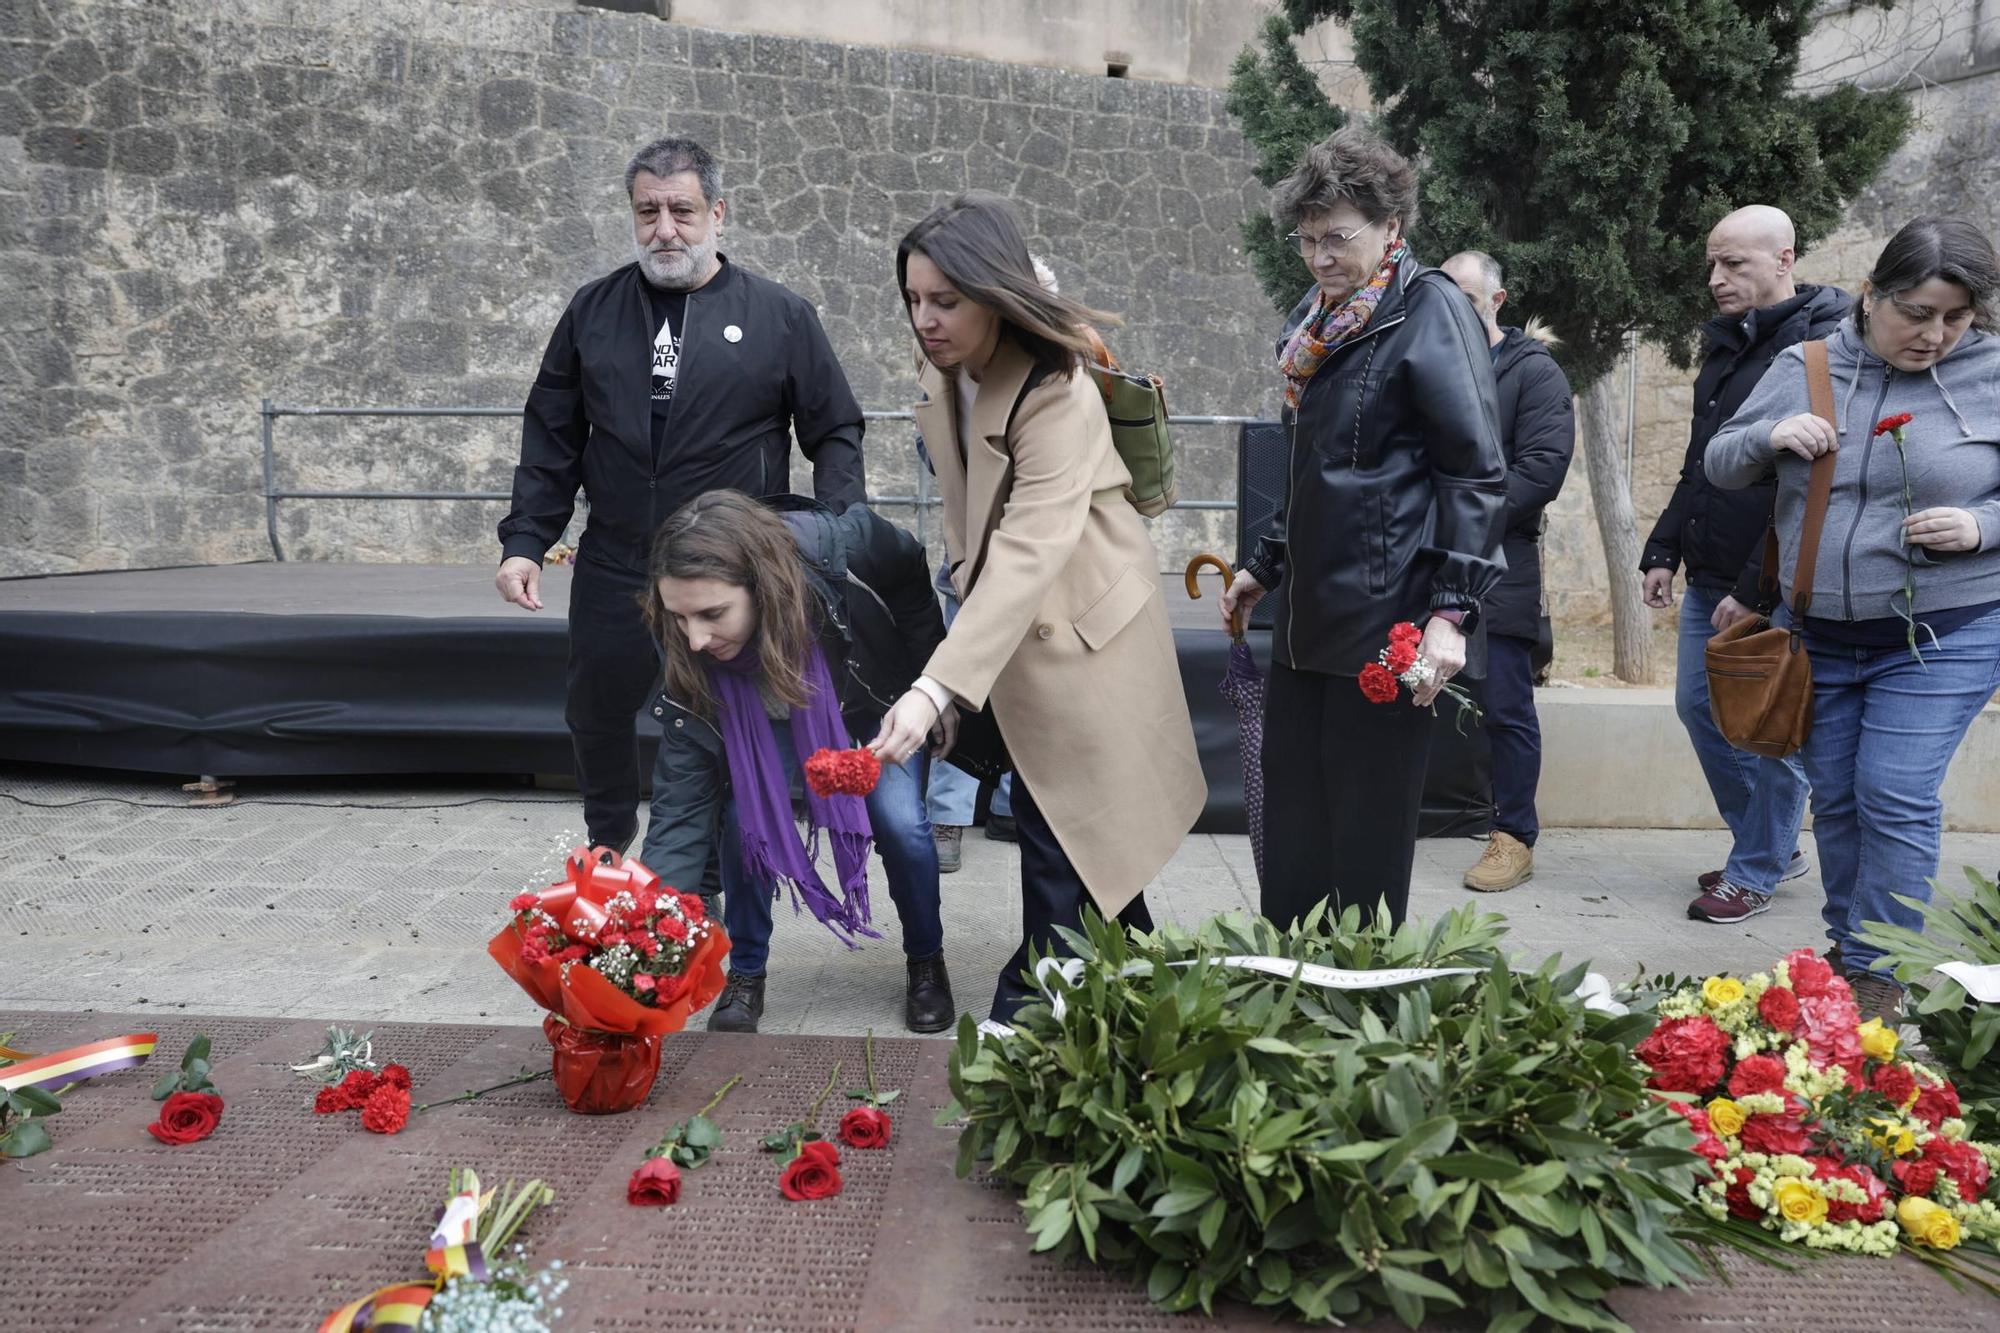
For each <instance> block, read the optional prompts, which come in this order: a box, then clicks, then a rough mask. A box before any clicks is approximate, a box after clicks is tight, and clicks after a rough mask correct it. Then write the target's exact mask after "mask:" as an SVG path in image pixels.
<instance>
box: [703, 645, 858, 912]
mask: <svg viewBox="0 0 2000 1333" xmlns="http://www.w3.org/2000/svg"><path fill="white" fill-rule="evenodd" d="M704 665H705V666H706V667H707V668H708V678H709V682H710V684H712V685H714V686H715V694H716V698H717V699H718V700H719V701H720V703H721V705H722V707H721V710H720V716H719V718H718V719H717V721H718V723H719V726H720V730H721V732H722V753H723V756H724V758H726V759H727V760H728V762H729V783H730V786H731V787H733V788H734V789H735V799H736V823H737V827H738V829H739V831H740V833H741V835H742V845H743V871H744V874H746V875H747V876H748V877H749V879H750V882H751V883H752V884H755V885H757V886H758V887H759V888H760V889H761V890H762V891H764V892H766V893H775V892H776V891H777V887H778V886H779V885H780V884H783V885H785V886H787V887H788V888H790V889H791V891H792V910H793V911H795V912H796V911H797V910H798V909H799V906H800V904H801V902H803V904H804V905H805V907H806V908H808V909H809V910H810V911H811V912H812V914H813V916H814V917H815V918H817V919H818V920H819V922H820V924H821V925H823V926H825V927H826V928H827V929H828V930H830V931H832V932H833V934H834V937H835V938H836V939H838V940H839V941H840V942H841V943H842V944H845V945H846V946H847V947H848V948H850V949H853V948H857V947H859V946H857V945H856V944H855V942H854V938H853V937H854V936H855V935H866V936H868V937H869V938H870V939H880V938H882V936H881V933H880V932H879V931H876V930H874V929H873V928H871V927H870V926H869V924H868V922H869V912H868V850H869V847H870V846H871V844H872V843H873V842H874V831H873V829H872V828H871V827H870V825H869V823H868V803H867V802H866V801H864V800H863V799H862V798H861V797H859V796H821V795H819V794H818V793H816V792H815V791H813V789H812V786H811V784H807V786H806V829H807V838H806V840H805V841H804V842H803V843H801V842H800V840H799V835H798V828H797V826H796V825H795V824H794V823H793V822H792V799H791V778H790V775H789V774H787V773H786V772H785V770H784V766H783V765H782V764H781V763H780V762H779V760H778V743H777V739H776V737H775V736H773V735H772V732H771V726H772V722H771V719H770V718H769V717H767V716H765V714H764V701H763V699H762V698H761V697H760V696H759V695H758V693H757V678H758V676H759V675H760V674H762V663H761V662H759V660H758V658H757V653H756V650H755V649H754V648H749V647H746V648H745V649H744V650H743V651H742V652H740V653H738V654H737V655H736V659H735V660H734V661H731V662H716V661H710V662H707V663H704ZM805 668H806V669H805V682H806V689H807V690H809V691H810V692H811V694H812V702H810V703H808V704H807V705H806V706H805V707H804V708H794V709H792V719H791V726H792V751H793V753H794V754H796V755H797V756H798V759H799V762H800V763H804V762H805V761H806V759H807V758H809V757H810V756H811V755H812V754H813V753H814V752H815V751H818V750H829V749H844V748H846V747H847V746H848V745H849V744H850V743H851V742H850V741H849V740H848V736H847V724H846V723H845V722H844V721H842V720H841V717H840V701H839V699H838V697H837V696H836V695H835V694H834V689H833V677H832V675H831V674H829V673H828V671H827V669H826V655H825V654H824V653H822V652H821V651H820V648H819V645H818V644H816V643H815V644H814V645H813V646H812V647H811V649H810V650H809V651H808V652H807V654H806V662H805ZM822 833H826V834H829V835H830V836H831V838H832V841H833V865H834V869H835V870H836V871H837V872H838V873H839V876H840V895H839V896H838V897H836V896H835V895H834V894H832V893H829V892H827V888H826V884H825V883H824V882H823V881H822V880H821V879H820V875H819V865H818V861H819V839H820V834H822Z"/></svg>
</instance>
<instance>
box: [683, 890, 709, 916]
mask: <svg viewBox="0 0 2000 1333" xmlns="http://www.w3.org/2000/svg"><path fill="white" fill-rule="evenodd" d="M680 900H681V915H682V916H684V917H686V918H687V919H688V920H690V921H706V920H707V919H708V904H706V903H704V902H703V901H702V900H701V895H700V894H698V893H683V894H681V895H680Z"/></svg>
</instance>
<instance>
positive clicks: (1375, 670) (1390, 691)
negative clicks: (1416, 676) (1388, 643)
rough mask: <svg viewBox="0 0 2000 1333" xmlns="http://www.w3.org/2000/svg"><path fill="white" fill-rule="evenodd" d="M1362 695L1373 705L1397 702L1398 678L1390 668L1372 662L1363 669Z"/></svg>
mask: <svg viewBox="0 0 2000 1333" xmlns="http://www.w3.org/2000/svg"><path fill="white" fill-rule="evenodd" d="M1361 693H1362V694H1363V695H1364V696H1366V698H1367V700H1368V702H1369V703H1371V704H1386V703H1394V702H1395V701H1396V677H1395V673H1393V672H1391V671H1390V670H1389V668H1388V667H1385V666H1383V665H1382V664H1381V663H1380V662H1370V663H1369V664H1368V665H1367V666H1365V667H1362V668H1361Z"/></svg>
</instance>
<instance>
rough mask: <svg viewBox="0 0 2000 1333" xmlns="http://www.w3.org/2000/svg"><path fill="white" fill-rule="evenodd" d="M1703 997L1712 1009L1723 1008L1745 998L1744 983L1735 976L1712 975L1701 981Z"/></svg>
mask: <svg viewBox="0 0 2000 1333" xmlns="http://www.w3.org/2000/svg"><path fill="white" fill-rule="evenodd" d="M1701 998H1702V999H1704V1000H1706V1001H1708V1007H1709V1008H1711V1009H1721V1008H1723V1007H1724V1006H1725V1005H1731V1004H1735V1003H1736V1002H1737V1001H1738V1000H1740V999H1742V998H1743V983H1742V982H1740V981H1738V980H1737V979H1736V978H1735V977H1710V978H1709V979H1708V980H1707V981H1704V982H1702V983H1701Z"/></svg>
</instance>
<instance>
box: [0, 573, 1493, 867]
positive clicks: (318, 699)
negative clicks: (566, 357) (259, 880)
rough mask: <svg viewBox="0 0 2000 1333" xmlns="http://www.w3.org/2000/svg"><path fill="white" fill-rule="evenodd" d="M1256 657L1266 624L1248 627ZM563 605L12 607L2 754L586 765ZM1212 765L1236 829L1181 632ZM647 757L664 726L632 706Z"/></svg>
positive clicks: (1199, 684)
mask: <svg viewBox="0 0 2000 1333" xmlns="http://www.w3.org/2000/svg"><path fill="white" fill-rule="evenodd" d="M1249 637H1250V642H1251V645H1252V647H1253V649H1254V650H1255V652H1256V654H1257V660H1258V661H1259V662H1260V663H1263V662H1269V660H1270V656H1269V654H1270V643H1269V640H1270V635H1269V634H1268V633H1262V632H1253V633H1252V634H1251V635H1250V636H1249ZM567 643H568V638H567V631H566V629H565V627H564V624H563V621H562V620H561V619H560V618H557V617H554V616H549V617H546V618H542V617H536V618H529V617H512V616H485V617H457V618H447V617H428V618H426V617H414V616H387V615H385V616H363V615H267V614H246V613H237V612H214V611H157V612H153V611H110V612H103V611H101V612H96V613H91V614H80V613H68V612H59V611H43V610H13V611H0V759H3V760H14V761H21V760H25V761H31V762H39V763H55V764H74V765H79V766H83V767H90V768H109V769H124V770H129V771H136V772H151V773H171V774H179V775H187V776H193V775H196V774H211V775H214V776H217V777H239V778H241V777H290V776H307V775H328V774H370V773H549V774H567V773H569V772H570V771H571V767H572V763H571V758H570V747H569V734H568V732H567V731H566V730H565V728H564V726H563V661H564V658H565V655H566V652H567ZM1174 644H1175V648H1176V649H1177V650H1178V652H1179V655H1180V666H1181V682H1182V685H1183V686H1184V687H1185V689H1186V691H1187V697H1188V704H1189V707H1190V710H1191V712H1192V713H1193V716H1194V727H1195V740H1196V742H1197V744H1198V746H1199V748H1200V753H1201V764H1202V770H1203V772H1204V773H1205V774H1206V776H1207V778H1208V787H1209V799H1208V806H1207V808H1206V810H1205V811H1204V812H1203V814H1202V819H1201V822H1200V823H1199V824H1198V825H1197V826H1196V827H1197V830H1198V831H1201V832H1208V833H1241V832H1243V831H1244V830H1245V828H1246V827H1247V825H1246V823H1245V820H1244V814H1243V766H1242V760H1241V753H1240V750H1239V748H1238V739H1237V719H1236V713H1235V710H1234V709H1233V708H1231V707H1230V706H1229V705H1228V704H1227V703H1225V702H1224V701H1223V699H1222V696H1221V694H1220V693H1219V692H1218V690H1217V685H1218V683H1219V682H1220V681H1221V680H1222V677H1223V673H1224V672H1225V671H1227V669H1228V666H1229V639H1228V637H1227V636H1226V635H1223V634H1219V633H1216V632H1215V631H1213V630H1194V629H1177V630H1175V631H1174ZM634 726H635V727H636V729H637V731H638V735H639V739H640V745H641V757H642V761H643V762H644V763H645V764H647V765H648V766H650V765H651V763H652V753H653V748H654V745H655V743H656V741H657V737H658V729H657V724H656V723H655V721H654V719H653V717H652V716H651V714H650V713H641V714H639V715H638V716H637V717H635V719H634ZM1489 814H1490V775H1489V761H1488V758H1487V754H1486V746H1485V737H1484V736H1483V735H1482V734H1481V733H1480V731H1479V728H1478V727H1477V726H1476V725H1475V726H1473V727H1471V728H1470V729H1469V734H1467V735H1460V734H1459V732H1458V730H1457V728H1456V727H1454V726H1452V725H1450V721H1449V713H1448V712H1447V713H1446V715H1445V724H1444V725H1440V726H1439V727H1437V728H1436V742H1435V744H1434V746H1433V750H1432V758H1431V776H1430V781H1429V784H1428V786H1427V788H1426V792H1425V798H1424V820H1423V830H1424V833H1425V835H1426V836H1434V835H1437V834H1440V833H1446V832H1450V833H1470V832H1477V831H1480V830H1482V829H1484V828H1485V827H1486V823H1487V820H1488V817H1489Z"/></svg>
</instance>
